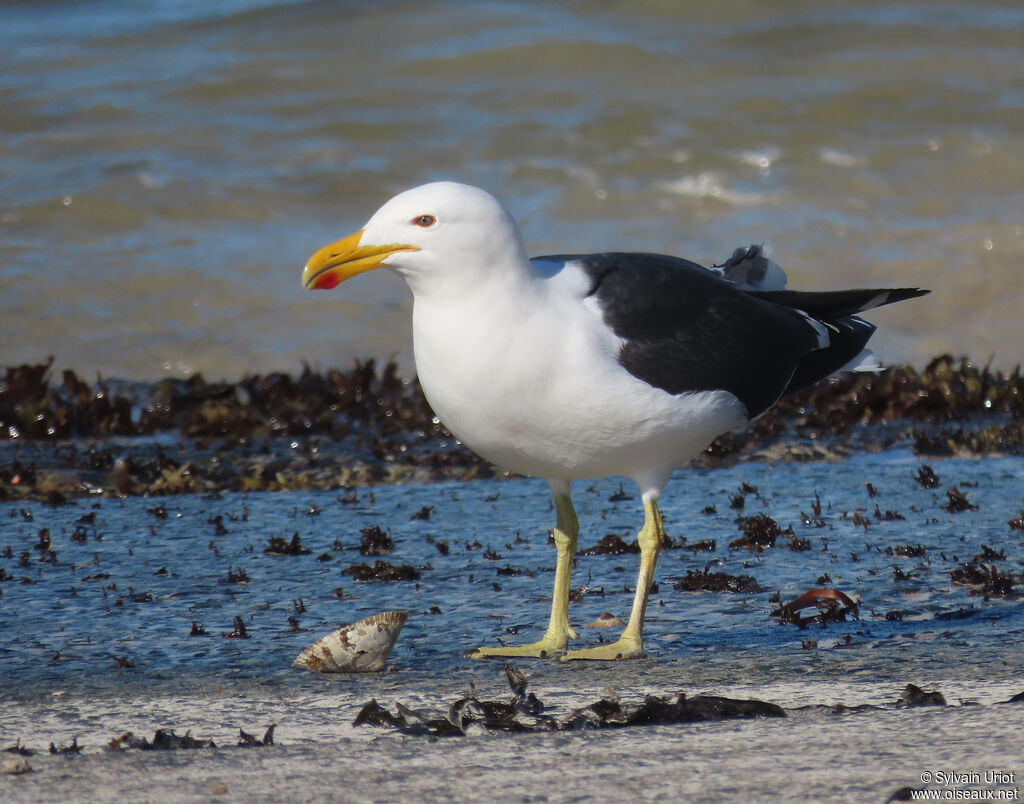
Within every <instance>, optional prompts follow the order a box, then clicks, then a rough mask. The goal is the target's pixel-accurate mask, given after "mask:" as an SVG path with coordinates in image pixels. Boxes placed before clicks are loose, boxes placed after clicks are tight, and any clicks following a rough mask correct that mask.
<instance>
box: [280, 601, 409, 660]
mask: <svg viewBox="0 0 1024 804" xmlns="http://www.w3.org/2000/svg"><path fill="white" fill-rule="evenodd" d="M407 619H409V612H407V611H385V612H382V613H381V614H374V615H373V616H372V617H367V618H366V619H365V620H360V621H359V622H357V623H352V624H351V625H343V626H342V627H341V628H339V629H338V630H337V631H334V632H332V633H330V634H328V635H327V636H325V637H322V638H320V639H318V640H317V641H316V642H314V643H313V644H312V645H310V646H309V647H308V648H306V649H305V650H304V651H302V653H300V654H299V655H298V657H296V659H295V661H294V662H292V667H305V668H306V669H308V670H316V671H317V672H320V673H373V672H375V671H377V670H383V669H384V662H385V661H386V660H387V658H388V654H389V653H391V649H392V648H393V647H394V646H395V640H397V639H398V633H399V631H401V630H402V626H403V625H405V621H406V620H407Z"/></svg>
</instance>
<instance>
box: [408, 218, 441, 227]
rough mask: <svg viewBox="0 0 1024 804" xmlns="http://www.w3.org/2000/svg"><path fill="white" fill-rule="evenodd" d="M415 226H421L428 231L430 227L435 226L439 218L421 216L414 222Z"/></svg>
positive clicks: (414, 219)
mask: <svg viewBox="0 0 1024 804" xmlns="http://www.w3.org/2000/svg"><path fill="white" fill-rule="evenodd" d="M412 222H413V225H414V226H421V227H423V228H424V229H426V228H427V227H429V226H433V225H434V224H435V223H436V222H437V218H435V217H434V216H433V215H420V216H419V217H418V218H413V220H412Z"/></svg>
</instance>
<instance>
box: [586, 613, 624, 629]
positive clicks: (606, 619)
mask: <svg viewBox="0 0 1024 804" xmlns="http://www.w3.org/2000/svg"><path fill="white" fill-rule="evenodd" d="M615 625H625V623H624V622H623V621H622V620H620V619H619V618H618V617H616V616H615V615H614V614H612V613H610V612H607V611H606V612H605V613H604V614H602V615H601V616H600V617H598V618H597V619H596V620H594V622H592V623H588V624H587V628H611V627H612V626H615Z"/></svg>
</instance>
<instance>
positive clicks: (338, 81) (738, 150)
mask: <svg viewBox="0 0 1024 804" xmlns="http://www.w3.org/2000/svg"><path fill="white" fill-rule="evenodd" d="M1022 28H1024V10H1022V9H1021V7H1020V5H1019V4H1017V3H1012V2H980V3H966V2H963V3H952V2H928V1H927V0H905V1H904V2H864V3H856V4H839V3H819V2H809V1H806V2H804V1H800V2H792V3H786V4H761V3H755V2H749V1H748V2H744V1H743V0H729V1H728V2H722V3H712V4H703V5H694V4H677V3H665V2H657V0H646V1H645V2H630V3H625V2H611V3H609V2H593V1H592V0H579V1H578V2H572V3H564V4H551V5H541V4H532V5H530V6H529V7H525V8H524V6H523V5H521V4H517V3H508V2H481V3H475V2H474V3H469V2H437V3H412V2H407V1H404V0H391V1H389V2H380V3H373V4H370V3H365V4H359V3H332V2H326V1H325V0H314V1H312V2H274V1H272V0H230V1H229V2H221V3H216V4H210V3H199V2H170V1H169V0H131V2H128V0H99V1H98V2H91V3H77V2H71V1H70V0H67V1H65V2H48V3H34V2H5V3H3V4H0V52H2V53H3V64H2V68H0V358H2V359H3V361H4V362H5V363H8V364H10V363H15V362H20V361H37V360H41V359H43V358H45V357H46V356H47V355H51V354H52V355H55V356H56V361H57V365H58V367H63V366H70V367H73V368H75V369H77V370H79V371H80V372H82V373H83V374H85V375H86V376H91V375H92V374H93V373H94V372H100V373H102V374H103V375H105V376H120V377H130V378H138V379H155V378H159V377H161V376H165V375H174V376H180V375H182V374H189V373H193V372H197V371H201V372H203V373H204V374H205V375H206V376H207V377H209V378H219V377H234V376H238V375H241V374H244V373H246V372H267V371H271V370H286V371H295V370H297V369H298V368H299V367H300V365H301V361H303V360H307V361H310V362H312V363H314V364H316V365H320V366H331V365H347V364H348V363H349V362H350V361H351V360H352V359H353V358H356V357H368V356H376V357H380V358H387V357H390V356H396V357H397V358H398V359H399V360H400V361H401V362H402V364H403V366H405V367H406V368H407V369H409V370H410V371H411V360H410V358H409V354H410V345H409V308H410V303H409V298H408V294H407V292H406V291H405V288H404V287H403V286H402V284H401V282H400V281H399V280H397V278H395V277H393V276H390V275H387V274H384V273H383V272H381V273H378V274H373V275H369V276H364V277H360V278H359V279H357V280H354V281H353V282H351V283H348V284H346V285H345V286H343V287H342V288H340V289H338V290H335V291H334V292H332V293H317V294H309V293H305V292H304V291H302V290H301V288H300V286H299V275H300V272H301V267H302V265H303V263H304V262H305V260H306V258H307V257H308V255H309V254H311V253H312V252H313V251H314V250H315V249H316V248H318V247H319V246H321V245H323V244H324V243H326V242H329V241H331V240H333V239H335V238H337V237H339V236H341V235H344V234H347V233H349V232H351V231H353V230H355V229H356V228H358V227H359V226H360V225H362V223H363V222H365V220H366V219H367V218H368V217H369V216H370V214H372V212H373V211H374V210H375V209H376V208H377V207H378V206H379V205H380V204H381V203H383V201H385V200H386V199H387V198H388V197H390V196H391V195H393V194H394V193H396V192H398V191H400V190H402V189H405V188H407V187H410V186H414V185H416V184H419V183H422V182H425V181H429V180H435V179H440V178H451V179H456V180H461V181H466V182H469V183H473V184H478V185H481V186H483V187H485V188H487V189H488V190H490V191H492V192H493V193H494V194H496V195H497V196H498V197H499V198H501V199H502V200H503V201H504V202H505V203H506V205H507V206H508V207H509V208H510V210H511V211H512V212H513V213H514V214H515V215H516V217H517V218H518V219H519V221H520V223H521V225H522V227H523V230H524V234H525V237H526V240H527V243H528V245H529V247H530V249H531V251H532V252H533V253H543V252H551V251H562V252H565V251H594V250H606V249H618V250H644V251H661V252H667V253H672V254H679V255H681V256H686V257H689V258H692V259H696V260H698V261H704V262H711V261H717V260H721V259H723V258H724V257H726V256H728V254H729V253H730V252H731V251H732V249H733V247H734V246H736V245H740V244H746V243H749V242H761V241H770V242H771V243H772V245H773V248H774V253H775V256H776V258H777V259H778V261H779V262H780V263H781V264H782V265H783V266H784V267H785V268H786V269H787V271H788V272H789V275H790V278H791V284H792V285H793V286H795V287H805V288H836V287H848V286H862V285H869V284H888V283H895V284H897V285H920V286H925V287H930V288H932V289H933V290H934V291H935V292H934V293H933V295H932V296H930V297H928V298H927V299H926V300H923V301H916V302H913V303H908V304H905V305H897V306H895V307H893V308H890V309H886V310H882V311H879V312H878V313H877V314H875V315H874V319H875V320H876V321H877V322H878V323H879V324H880V325H881V329H880V331H879V333H878V335H877V336H876V340H875V343H876V345H877V347H878V349H877V351H878V352H879V353H880V354H881V355H882V356H883V357H884V358H886V359H888V360H889V361H890V362H897V361H902V362H911V363H917V364H920V363H922V362H924V361H925V360H926V359H927V358H928V357H930V356H932V355H934V354H936V353H940V352H945V351H949V352H952V353H954V354H964V353H966V354H970V355H971V356H972V357H973V358H974V359H975V360H977V361H979V362H981V361H985V360H988V359H989V358H992V359H993V360H994V362H995V365H997V366H1000V367H1003V368H1012V367H1013V365H1015V364H1016V363H1017V362H1019V361H1020V359H1021V351H1022V350H1021V345H1022V344H1024V323H1022V321H1024V319H1022V317H1021V316H1020V315H1019V308H1020V305H1021V302H1022V298H1024V293H1022V290H1024V285H1022V282H1024V280H1022V278H1021V277H1022V273H1021V271H1020V266H1021V263H1022V257H1024V218H1022V214H1021V210H1022V209H1024V155H1022V150H1021V147H1020V144H1021V142H1022V141H1024V46H1022V39H1021V30H1022Z"/></svg>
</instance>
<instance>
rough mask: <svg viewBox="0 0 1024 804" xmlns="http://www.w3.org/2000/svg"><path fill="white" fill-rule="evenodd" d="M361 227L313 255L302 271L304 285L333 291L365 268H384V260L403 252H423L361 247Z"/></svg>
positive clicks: (402, 247) (407, 248)
mask: <svg viewBox="0 0 1024 804" xmlns="http://www.w3.org/2000/svg"><path fill="white" fill-rule="evenodd" d="M362 236H363V230H362V229H360V230H359V231H358V232H356V233H354V234H350V235H349V236H348V237H346V238H343V239H341V240H339V241H338V242H336V243H331V244H330V245H328V246H324V247H323V248H322V249H320V250H319V251H318V252H316V254H314V255H313V256H312V257H310V258H309V262H307V263H306V268H305V270H303V272H302V286H303V287H304V288H305V289H306V290H330V289H331V288H333V287H334V286H335V285H337V284H339V283H341V282H344V281H345V280H346V279H349V278H351V277H353V276H355V275H356V274H361V273H363V271H371V270H373V269H374V268H380V266H381V263H382V262H383V261H384V260H386V259H387V258H388V257H390V256H391V255H392V254H397V253H398V252H399V251H419V249H418V248H416V247H415V246H406V245H389V246H360V245H359V240H360V238H362Z"/></svg>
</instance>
